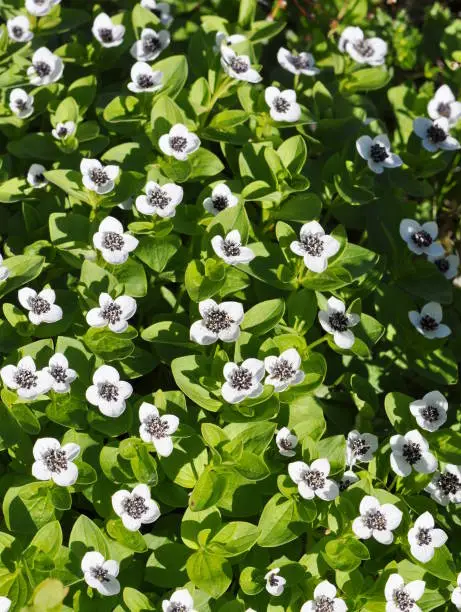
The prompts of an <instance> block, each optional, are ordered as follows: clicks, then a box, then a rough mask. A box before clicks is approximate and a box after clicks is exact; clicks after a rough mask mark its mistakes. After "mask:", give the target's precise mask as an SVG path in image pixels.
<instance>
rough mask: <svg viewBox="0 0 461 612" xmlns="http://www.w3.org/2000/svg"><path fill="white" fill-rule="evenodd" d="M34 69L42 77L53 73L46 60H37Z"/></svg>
mask: <svg viewBox="0 0 461 612" xmlns="http://www.w3.org/2000/svg"><path fill="white" fill-rule="evenodd" d="M34 70H35V74H36V75H37V76H38V77H40V78H41V79H43V77H46V76H48V75H49V74H51V66H50V65H49V64H47V63H46V62H36V63H35V64H34Z"/></svg>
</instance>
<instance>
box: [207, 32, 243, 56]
mask: <svg viewBox="0 0 461 612" xmlns="http://www.w3.org/2000/svg"><path fill="white" fill-rule="evenodd" d="M245 41H246V37H245V36H243V34H226V33H225V32H216V37H215V44H214V47H213V51H214V52H215V53H219V51H220V50H221V47H222V46H223V45H226V46H228V47H229V46H232V45H238V44H239V43H241V42H245Z"/></svg>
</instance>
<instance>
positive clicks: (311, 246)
mask: <svg viewBox="0 0 461 612" xmlns="http://www.w3.org/2000/svg"><path fill="white" fill-rule="evenodd" d="M339 247H340V244H339V242H338V241H337V240H336V239H335V238H333V236H330V235H329V234H325V230H324V229H323V227H322V226H321V225H320V223H318V222H317V221H309V223H305V224H304V225H303V226H302V227H301V230H300V232H299V241H298V240H293V242H292V243H291V244H290V249H291V251H292V252H293V253H295V255H299V256H300V257H304V264H305V266H306V268H307V269H308V270H311V272H324V271H325V270H326V269H327V266H328V258H329V257H333V255H336V253H337V252H338V251H339Z"/></svg>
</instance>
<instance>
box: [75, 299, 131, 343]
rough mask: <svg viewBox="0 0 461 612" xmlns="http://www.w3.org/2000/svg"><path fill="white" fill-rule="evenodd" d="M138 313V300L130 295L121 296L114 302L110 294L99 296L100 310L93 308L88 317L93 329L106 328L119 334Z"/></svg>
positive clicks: (87, 319) (87, 320)
mask: <svg viewBox="0 0 461 612" xmlns="http://www.w3.org/2000/svg"><path fill="white" fill-rule="evenodd" d="M135 312H136V300H135V299H134V298H132V297H130V296H129V295H121V296H119V297H118V298H115V300H113V299H112V298H111V297H110V295H109V294H108V293H101V295H100V296H99V308H98V307H96V308H92V309H91V310H89V311H88V313H87V315H86V322H87V323H88V325H90V326H91V327H106V325H108V326H109V329H110V330H111V331H113V332H115V333H117V334H120V333H121V332H124V331H125V330H126V328H127V327H128V319H131V317H132V316H134V314H135Z"/></svg>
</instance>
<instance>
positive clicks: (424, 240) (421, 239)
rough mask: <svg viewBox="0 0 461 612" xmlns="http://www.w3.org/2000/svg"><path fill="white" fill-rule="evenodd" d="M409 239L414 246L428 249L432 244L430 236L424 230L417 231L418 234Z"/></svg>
mask: <svg viewBox="0 0 461 612" xmlns="http://www.w3.org/2000/svg"><path fill="white" fill-rule="evenodd" d="M411 239H412V240H413V242H414V243H415V244H416V246H419V247H420V248H422V247H429V246H431V244H432V236H431V235H430V234H429V232H426V230H419V232H415V233H414V234H412V235H411Z"/></svg>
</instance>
